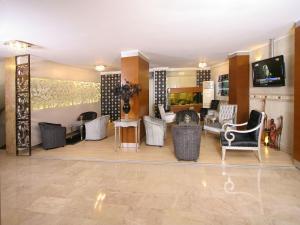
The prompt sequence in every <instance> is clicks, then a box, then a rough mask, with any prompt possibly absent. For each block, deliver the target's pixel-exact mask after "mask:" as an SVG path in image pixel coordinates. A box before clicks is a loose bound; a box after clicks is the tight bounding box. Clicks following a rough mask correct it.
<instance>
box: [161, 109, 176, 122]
mask: <svg viewBox="0 0 300 225" xmlns="http://www.w3.org/2000/svg"><path fill="white" fill-rule="evenodd" d="M158 109H159V113H160V117H161V119H162V120H164V121H165V122H166V123H173V122H174V121H175V117H176V114H175V113H174V112H165V109H164V106H163V105H158Z"/></svg>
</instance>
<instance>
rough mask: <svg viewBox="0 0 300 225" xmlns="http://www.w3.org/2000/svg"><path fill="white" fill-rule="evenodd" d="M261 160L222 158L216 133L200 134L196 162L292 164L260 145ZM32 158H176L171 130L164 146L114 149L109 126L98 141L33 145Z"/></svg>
mask: <svg viewBox="0 0 300 225" xmlns="http://www.w3.org/2000/svg"><path fill="white" fill-rule="evenodd" d="M261 153H262V163H259V161H258V158H257V154H256V153H254V152H253V151H227V153H226V160H225V161H224V162H222V160H221V147H220V143H219V137H218V136H217V135H215V134H210V133H207V134H206V135H205V134H202V135H201V146H200V157H199V160H198V163H199V164H227V165H266V166H270V165H279V166H293V162H292V159H291V156H290V155H289V154H287V153H286V152H284V151H276V150H274V149H271V148H268V147H265V146H262V149H261ZM32 157H33V158H43V159H64V160H91V161H114V162H116V161H118V162H122V161H138V162H159V163H161V162H164V163H166V162H177V160H176V158H175V155H174V149H173V141H172V137H171V130H170V128H169V130H168V132H167V138H166V141H165V146H164V147H157V146H147V145H146V144H145V141H144V140H142V142H141V147H140V151H139V152H135V149H131V150H130V149H129V150H128V149H119V150H118V151H117V152H115V151H114V134H113V129H112V127H110V129H109V135H108V138H106V139H103V140H101V141H82V142H80V143H77V144H75V145H67V146H65V147H63V148H57V149H53V150H48V151H45V150H43V149H42V148H36V149H35V150H34V151H33V156H32Z"/></svg>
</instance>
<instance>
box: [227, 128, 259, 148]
mask: <svg viewBox="0 0 300 225" xmlns="http://www.w3.org/2000/svg"><path fill="white" fill-rule="evenodd" d="M246 124H247V123H246ZM241 126H242V125H241ZM260 127H261V123H260V124H258V125H257V126H256V127H254V128H252V129H250V130H233V129H231V128H228V129H226V131H225V134H224V137H225V139H226V140H227V141H228V145H229V146H230V145H231V142H232V141H234V139H235V135H234V133H240V134H247V133H251V132H253V131H256V130H258V129H259V128H260ZM227 135H230V136H231V138H229V137H227Z"/></svg>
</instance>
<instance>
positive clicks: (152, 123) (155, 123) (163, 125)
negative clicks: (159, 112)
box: [144, 120, 166, 127]
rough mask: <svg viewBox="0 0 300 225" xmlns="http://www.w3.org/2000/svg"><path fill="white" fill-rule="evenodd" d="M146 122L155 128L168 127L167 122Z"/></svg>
mask: <svg viewBox="0 0 300 225" xmlns="http://www.w3.org/2000/svg"><path fill="white" fill-rule="evenodd" d="M144 122H146V123H148V124H151V125H154V126H160V127H165V126H166V122H165V121H163V120H162V121H149V120H147V121H144Z"/></svg>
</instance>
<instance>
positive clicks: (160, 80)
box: [153, 70, 167, 117]
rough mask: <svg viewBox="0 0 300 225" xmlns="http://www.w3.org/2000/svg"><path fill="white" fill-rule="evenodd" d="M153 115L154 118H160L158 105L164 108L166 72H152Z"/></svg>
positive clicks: (165, 100)
mask: <svg viewBox="0 0 300 225" xmlns="http://www.w3.org/2000/svg"><path fill="white" fill-rule="evenodd" d="M153 75H154V113H155V117H160V113H159V110H158V105H160V104H161V105H164V108H166V102H167V97H166V91H167V90H166V85H167V83H166V82H167V78H166V77H167V71H166V70H160V71H154V74H153Z"/></svg>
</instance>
